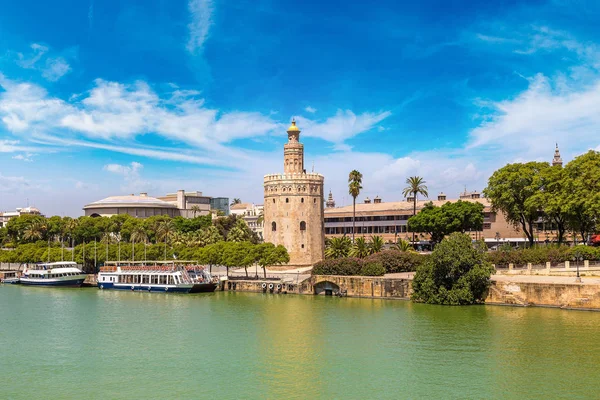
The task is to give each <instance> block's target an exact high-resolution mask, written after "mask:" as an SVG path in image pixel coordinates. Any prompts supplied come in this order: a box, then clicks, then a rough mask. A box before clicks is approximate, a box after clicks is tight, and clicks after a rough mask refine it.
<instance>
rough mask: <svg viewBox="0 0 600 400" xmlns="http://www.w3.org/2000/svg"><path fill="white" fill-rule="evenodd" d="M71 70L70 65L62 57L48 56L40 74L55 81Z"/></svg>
mask: <svg viewBox="0 0 600 400" xmlns="http://www.w3.org/2000/svg"><path fill="white" fill-rule="evenodd" d="M70 71H71V66H70V65H69V63H68V62H67V61H66V60H65V59H64V58H62V57H55V58H48V59H47V60H46V67H45V68H44V69H43V70H42V76H43V77H44V78H46V79H48V80H49V81H51V82H55V81H57V80H59V79H60V78H62V77H63V76H65V75H66V74H67V73H69V72H70Z"/></svg>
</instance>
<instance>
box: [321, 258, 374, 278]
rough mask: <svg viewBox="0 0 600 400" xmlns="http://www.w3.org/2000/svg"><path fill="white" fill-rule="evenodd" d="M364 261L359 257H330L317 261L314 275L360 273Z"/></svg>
mask: <svg viewBox="0 0 600 400" xmlns="http://www.w3.org/2000/svg"><path fill="white" fill-rule="evenodd" d="M362 266H363V263H362V261H361V260H360V259H358V258H352V257H344V258H328V259H325V260H323V261H320V262H318V263H316V264H315V265H314V267H313V269H312V274H313V275H360V271H361V269H362Z"/></svg>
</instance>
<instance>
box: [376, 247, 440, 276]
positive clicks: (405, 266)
mask: <svg viewBox="0 0 600 400" xmlns="http://www.w3.org/2000/svg"><path fill="white" fill-rule="evenodd" d="M427 257H429V256H425V255H421V254H419V253H414V252H408V251H399V250H385V251H382V252H379V253H375V254H371V255H370V256H368V257H366V258H365V259H364V261H365V263H371V262H375V263H379V264H381V265H382V266H383V268H385V271H386V273H388V274H393V273H396V272H412V271H416V270H417V267H418V266H419V265H421V264H423V262H424V261H425V260H426V259H427Z"/></svg>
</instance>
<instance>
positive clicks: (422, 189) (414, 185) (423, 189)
mask: <svg viewBox="0 0 600 400" xmlns="http://www.w3.org/2000/svg"><path fill="white" fill-rule="evenodd" d="M406 184H407V185H408V186H406V187H405V188H404V190H403V191H402V195H404V197H410V196H411V195H412V196H413V216H414V215H417V195H419V194H422V195H423V196H425V197H429V193H427V186H425V181H424V180H423V178H422V177H420V176H411V177H410V178H406ZM412 235H413V237H412V241H413V243H414V242H415V233H414V232H413V233H412Z"/></svg>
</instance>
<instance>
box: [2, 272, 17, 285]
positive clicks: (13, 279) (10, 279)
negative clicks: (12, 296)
mask: <svg viewBox="0 0 600 400" xmlns="http://www.w3.org/2000/svg"><path fill="white" fill-rule="evenodd" d="M0 283H7V284H10V283H19V276H18V275H17V271H0Z"/></svg>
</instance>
